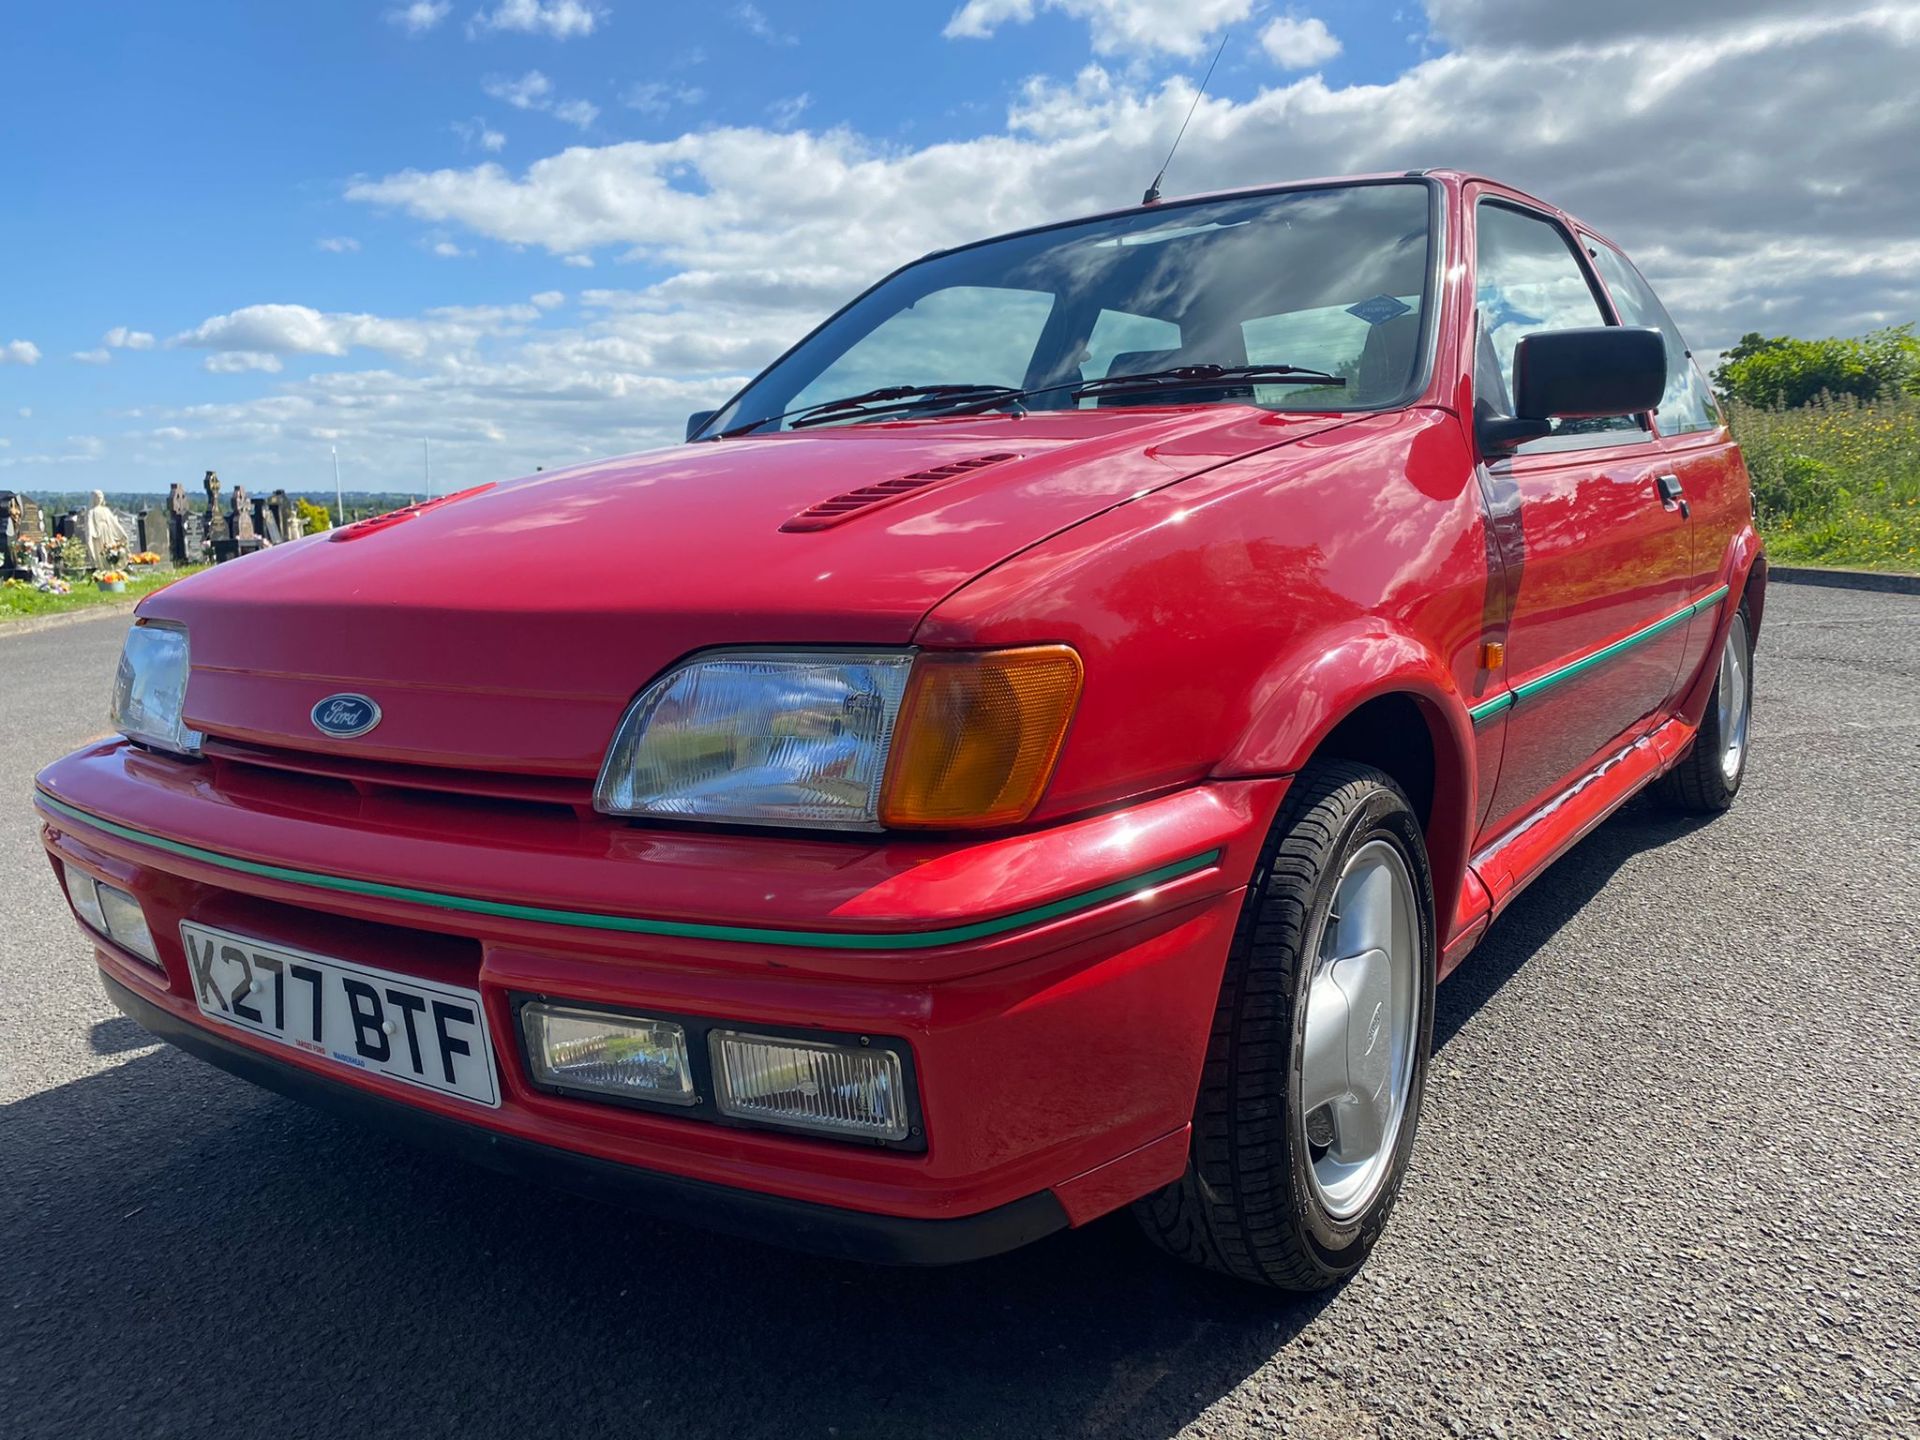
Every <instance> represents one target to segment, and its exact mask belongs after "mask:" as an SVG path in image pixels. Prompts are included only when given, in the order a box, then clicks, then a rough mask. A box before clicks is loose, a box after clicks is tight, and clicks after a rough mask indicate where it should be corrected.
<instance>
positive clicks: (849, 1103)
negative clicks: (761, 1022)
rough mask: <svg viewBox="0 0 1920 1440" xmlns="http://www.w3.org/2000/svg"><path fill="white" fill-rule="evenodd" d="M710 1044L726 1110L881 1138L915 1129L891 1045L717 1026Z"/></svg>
mask: <svg viewBox="0 0 1920 1440" xmlns="http://www.w3.org/2000/svg"><path fill="white" fill-rule="evenodd" d="M708 1043H709V1045H710V1046H711V1048H712V1055H713V1071H714V1077H715V1084H716V1087H717V1088H718V1090H719V1092H720V1093H719V1096H718V1097H717V1098H718V1100H719V1104H720V1111H721V1113H722V1114H724V1115H732V1116H735V1117H737V1118H738V1119H741V1120H752V1121H755V1122H757V1123H759V1124H762V1125H781V1126H787V1127H790V1128H792V1129H795V1130H813V1131H818V1132H820V1133H822V1134H827V1135H857V1136H865V1137H868V1138H870V1139H875V1140H904V1139H906V1138H907V1136H908V1135H909V1134H911V1133H912V1130H913V1126H912V1122H911V1120H910V1119H909V1118H908V1112H907V1087H906V1082H905V1079H904V1078H903V1076H902V1074H901V1070H900V1057H899V1056H898V1055H897V1054H895V1053H894V1052H893V1051H891V1050H883V1049H879V1048H871V1049H870V1048H867V1047H864V1046H860V1047H855V1046H850V1045H827V1044H822V1043H820V1042H817V1041H813V1040H776V1039H774V1038H772V1037H771V1036H766V1035H743V1034H741V1033H740V1032H739V1031H737V1030H715V1031H714V1032H713V1033H712V1035H711V1036H710V1037H709V1039H708Z"/></svg>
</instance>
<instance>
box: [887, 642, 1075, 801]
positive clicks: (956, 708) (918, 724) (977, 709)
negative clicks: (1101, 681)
mask: <svg viewBox="0 0 1920 1440" xmlns="http://www.w3.org/2000/svg"><path fill="white" fill-rule="evenodd" d="M1081 674H1082V671H1081V665H1080V657H1079V656H1078V655H1076V654H1075V653H1074V652H1073V651H1072V650H1071V649H1069V648H1068V647H1067V646H1065V645H1033V646H1027V647H1023V648H1021V649H1018V650H995V651H988V652H985V653H981V654H953V655H942V654H939V653H928V652H923V653H922V654H921V655H920V657H919V659H918V660H917V661H916V662H915V664H914V667H913V678H912V679H911V680H909V681H908V683H907V695H906V699H905V700H904V701H903V702H902V704H901V708H900V720H899V723H898V724H897V725H896V726H895V728H894V749H893V756H892V761H891V763H890V765H889V766H888V770H887V780H886V788H885V791H884V793H883V795H882V799H881V806H880V818H881V821H882V823H883V824H886V825H895V826H920V827H941V826H982V825H1012V824H1017V823H1018V822H1019V821H1022V820H1024V819H1026V818H1027V816H1028V815H1029V814H1031V813H1032V812H1033V807H1034V806H1035V805H1037V804H1039V803H1040V797H1041V795H1042V794H1043V793H1044V792H1045V791H1046V788H1047V782H1048V780H1050V779H1051V778H1052V777H1053V767H1054V763H1055V762H1056V761H1057V760H1058V759H1059V758H1060V747H1061V744H1062V743H1063V742H1064V741H1065V739H1066V736H1067V724H1068V722H1069V721H1070V720H1072V718H1073V707H1074V705H1075V704H1076V703H1077V702H1078V701H1079V699H1080V682H1081Z"/></svg>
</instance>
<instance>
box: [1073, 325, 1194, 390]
mask: <svg viewBox="0 0 1920 1440" xmlns="http://www.w3.org/2000/svg"><path fill="white" fill-rule="evenodd" d="M1179 348H1180V327H1179V326H1178V325H1176V324H1174V323H1173V322H1172V321H1171V320H1160V319H1156V318H1155V317H1154V316H1152V315H1132V314H1129V313H1128V312H1127V311H1125V310H1102V311H1101V312H1100V314H1099V315H1098V316H1097V317H1096V318H1095V320H1094V322H1093V333H1092V334H1091V335H1089V336H1088V337H1087V358H1086V359H1084V360H1082V361H1081V362H1080V378H1081V379H1083V380H1099V379H1103V378H1105V377H1106V376H1108V375H1111V374H1112V373H1113V362H1114V361H1115V360H1116V359H1117V358H1119V357H1120V356H1122V355H1135V356H1137V355H1145V354H1153V353H1156V352H1159V351H1163V350H1164V351H1171V350H1178V349H1179ZM1167 363H1170V364H1171V363H1178V362H1173V361H1169V362H1167ZM1149 368H1151V369H1159V368H1162V367H1161V366H1160V365H1159V364H1158V363H1156V364H1154V365H1151V366H1149V365H1146V364H1135V365H1131V366H1128V367H1124V368H1123V370H1122V372H1121V373H1123V374H1124V373H1125V371H1126V369H1134V370H1144V369H1149Z"/></svg>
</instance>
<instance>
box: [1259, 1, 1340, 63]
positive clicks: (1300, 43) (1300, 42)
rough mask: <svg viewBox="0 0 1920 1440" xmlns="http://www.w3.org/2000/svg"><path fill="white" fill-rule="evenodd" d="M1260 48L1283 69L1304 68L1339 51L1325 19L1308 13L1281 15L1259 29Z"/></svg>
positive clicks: (1338, 44)
mask: <svg viewBox="0 0 1920 1440" xmlns="http://www.w3.org/2000/svg"><path fill="white" fill-rule="evenodd" d="M1260 48H1261V49H1263V50H1265V51H1266V52H1267V55H1268V56H1269V57H1270V58H1271V59H1272V60H1273V62H1274V63H1275V64H1276V65H1278V66H1280V67H1281V68H1282V69H1283V70H1306V69H1310V68H1311V67H1313V66H1315V65H1319V64H1323V63H1325V62H1326V61H1328V60H1331V59H1333V57H1334V56H1336V55H1338V54H1339V53H1340V48H1341V47H1340V41H1339V38H1338V37H1337V36H1335V35H1334V34H1333V32H1332V31H1330V30H1328V29H1327V22H1326V21H1324V20H1319V19H1316V18H1314V17H1313V16H1311V15H1308V16H1299V15H1291V14H1289V15H1282V16H1280V17H1278V18H1277V19H1275V20H1273V21H1272V22H1271V23H1269V24H1268V26H1267V28H1266V29H1264V30H1262V31H1261V32H1260Z"/></svg>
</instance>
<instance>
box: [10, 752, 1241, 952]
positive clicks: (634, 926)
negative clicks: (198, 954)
mask: <svg viewBox="0 0 1920 1440" xmlns="http://www.w3.org/2000/svg"><path fill="white" fill-rule="evenodd" d="M34 799H36V800H37V801H39V803H40V804H41V805H43V806H45V807H46V808H47V809H49V810H51V811H53V812H54V813H55V814H57V815H64V816H65V817H66V818H67V819H69V820H76V821H78V822H79V823H80V824H82V825H86V826H90V827H91V828H93V829H95V830H101V831H104V832H105V833H107V834H109V835H117V836H119V837H120V838H121V839H122V840H131V841H133V842H134V843H136V844H139V845H148V846H151V847H153V848H154V849H156V850H164V851H166V852H167V853H168V854H170V855H180V856H183V857H185V858H186V859H189V860H197V861H199V862H200V863H201V864H203V865H215V866H218V867H219V868H220V869H222V870H231V871H234V872H235V873H237V874H241V875H258V876H261V877H263V878H265V879H269V880H284V881H287V882H289V883H291V884H295V885H309V886H312V887H313V888H314V889H316V890H334V891H338V892H340V893H342V894H346V895H369V896H372V897H374V898H376V899H380V900H404V901H406V902H408V903H409V904H414V905H429V906H432V907H434V908H435V909H439V910H457V911H462V912H464V913H466V914H471V915H494V916H499V917H500V918H502V919H507V920H533V921H538V922H539V923H540V924H543V925H567V926H571V927H573V928H575V929H580V930H617V931H621V932H623V933H625V934H629V935H667V936H673V937H675V938H678V939H687V940H728V941H734V942H737V943H740V944H746V945H788V946H796V947H799V948H802V949H809V950H929V949H932V948H933V947H934V946H937V945H956V944H959V943H961V942H963V941H967V940H982V939H985V938H987V937H988V936H991V935H1004V934H1006V933H1008V932H1009V931H1012V930H1021V929H1024V928H1026V927H1027V926H1030V925H1039V924H1043V923H1044V922H1046V921H1048V920H1057V919H1059V918H1060V917H1061V916H1063V915H1072V914H1075V913H1077V912H1079V911H1081V910H1091V909H1092V908H1093V907H1094V906H1096V905H1104V904H1105V903H1106V902H1107V901H1109V900H1118V899H1120V898H1122V897H1123V896H1127V895H1134V894H1138V893H1139V892H1140V891H1142V890H1149V889H1151V888H1153V887H1154V886H1155V885H1164V884H1166V883H1167V882H1168V881H1169V880H1178V879H1179V878H1180V877H1181V876H1183V875H1191V874H1193V873H1194V872H1195V871H1197V870H1204V869H1206V867H1207V866H1209V865H1211V864H1213V862H1214V861H1216V860H1218V859H1219V858H1220V851H1219V850H1218V849H1213V850H1208V851H1205V852H1203V853H1202V854H1199V855H1189V856H1188V857H1187V858H1186V859H1184V860H1175V861H1173V862H1172V863H1171V864H1167V865H1161V866H1158V867H1156V868H1155V869H1152V870H1143V871H1141V872H1140V873H1139V874H1137V875H1129V876H1127V877H1126V878H1125V879H1123V880H1116V881H1114V882H1113V883H1112V884H1110V885H1102V886H1100V887H1099V888H1097V889H1094V890H1083V891H1081V892H1080V893H1079V894H1078V895H1069V896H1067V897H1066V898H1065V899H1063V900H1055V901H1053V902H1051V903H1049V904H1046V905H1035V906H1033V907H1032V908H1030V909H1026V910H1017V911H1015V912H1014V913H1013V914H1011V915H996V916H994V917H993V918H992V919H990V920H976V921H974V922H973V923H972V924H969V925H953V926H948V927H947V928H945V929H941V930H893V931H888V932H886V933H883V934H881V933H875V932H873V931H861V930H769V929H761V928H758V927H755V926H751V925H702V924H695V923H694V922H692V921H686V920H645V919H641V918H639V917H637V916H632V915H597V914H593V913H591V912H588V911H585V910H554V909H549V908H547V907H546V906H542V905H510V904H507V903H506V902H504V901H500V900H481V899H477V898H475V897H473V896H471V895H448V894H445V893H443V892H441V891H438V890H416V889H414V888H413V887H412V886H408V885H386V884H382V883H380V882H379V881H375V880H354V879H350V878H348V877H347V876H344V875H324V874H321V873H320V872H318V871H313V870H295V869H291V868H289V867H287V866H285V865H263V864H261V863H259V862H258V861H254V860H241V859H238V858H236V857H234V856H232V855H222V854H220V853H219V852H218V851H214V850H204V849H202V848H201V847H200V846H198V845H187V844H184V843H182V842H181V841H178V840H168V839H166V838H164V837H162V836H159V835H150V834H148V833H147V832H146V831H144V830H136V829H134V828H133V827H132V826H130V825H119V824H115V823H114V822H113V821H111V820H103V819H101V818H100V817H99V816H98V815H91V814H88V813H87V812H86V811H85V810H81V809H78V808H76V807H74V806H72V805H69V804H67V803H66V802H65V801H62V800H56V799H54V798H53V797H52V796H51V795H49V794H47V793H46V791H44V790H39V791H36V792H35V793H34Z"/></svg>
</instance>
